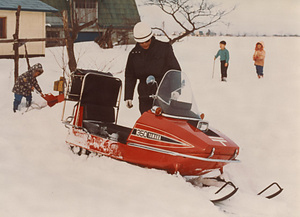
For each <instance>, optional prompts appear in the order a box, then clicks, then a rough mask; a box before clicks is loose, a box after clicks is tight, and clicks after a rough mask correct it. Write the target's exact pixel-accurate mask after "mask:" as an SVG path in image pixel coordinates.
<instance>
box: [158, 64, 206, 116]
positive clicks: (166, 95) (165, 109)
mask: <svg viewBox="0 0 300 217" xmlns="http://www.w3.org/2000/svg"><path fill="white" fill-rule="evenodd" d="M157 107H160V108H161V109H162V115H164V116H167V117H173V118H179V119H201V118H200V114H199V112H198V108H197V105H196V103H195V100H194V96H193V92H192V88H191V85H190V82H189V80H188V78H187V76H186V74H185V73H183V72H181V71H177V70H170V71H168V72H167V73H166V74H165V76H164V77H163V79H162V81H161V83H160V85H159V87H158V89H157V92H156V95H155V98H154V102H153V109H152V110H153V111H155V109H156V108H157Z"/></svg>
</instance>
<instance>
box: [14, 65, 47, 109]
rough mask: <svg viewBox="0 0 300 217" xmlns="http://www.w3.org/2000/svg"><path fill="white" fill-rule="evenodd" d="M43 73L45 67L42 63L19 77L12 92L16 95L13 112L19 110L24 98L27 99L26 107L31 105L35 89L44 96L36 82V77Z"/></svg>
mask: <svg viewBox="0 0 300 217" xmlns="http://www.w3.org/2000/svg"><path fill="white" fill-rule="evenodd" d="M42 73H43V67H42V65H41V64H40V63H37V64H35V65H33V66H32V67H31V68H30V69H29V70H28V71H27V72H25V73H23V74H22V75H20V76H19V77H18V79H17V80H16V83H15V85H14V87H13V90H12V92H14V94H15V100H14V104H13V111H14V112H16V111H17V110H18V106H19V105H20V103H21V101H22V98H23V97H25V98H26V107H29V106H30V105H31V101H32V94H31V92H32V91H33V89H36V90H37V91H38V92H39V93H41V94H42V90H41V88H40V86H39V84H38V82H37V80H36V77H37V76H39V75H41V74H42Z"/></svg>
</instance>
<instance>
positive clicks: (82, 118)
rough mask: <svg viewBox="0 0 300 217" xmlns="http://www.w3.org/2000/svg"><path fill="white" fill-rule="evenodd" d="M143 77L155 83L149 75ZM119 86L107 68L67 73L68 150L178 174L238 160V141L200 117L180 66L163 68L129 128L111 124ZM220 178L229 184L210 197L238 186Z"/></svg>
mask: <svg viewBox="0 0 300 217" xmlns="http://www.w3.org/2000/svg"><path fill="white" fill-rule="evenodd" d="M147 83H148V84H149V85H157V84H156V82H155V79H154V77H153V76H152V77H151V76H149V77H148V78H147ZM121 89H122V82H121V80H120V79H118V78H115V77H113V76H112V75H111V74H108V73H102V72H98V71H92V70H77V71H76V72H74V73H73V74H72V76H71V81H70V82H69V85H68V91H67V94H66V96H65V100H66V101H65V103H66V102H67V101H73V102H75V105H74V108H73V114H72V115H71V116H69V117H68V118H67V119H66V121H64V123H65V125H66V126H67V127H68V128H69V134H68V136H67V139H66V143H67V144H68V145H70V147H71V149H72V150H73V152H76V153H77V154H79V155H80V154H90V153H96V154H99V155H104V156H108V157H111V158H114V159H117V160H121V161H126V162H128V163H131V164H135V165H138V166H141V167H146V168H155V169H160V170H165V171H167V172H168V173H171V174H174V173H177V174H180V175H182V176H200V175H203V174H205V173H208V172H211V171H212V170H220V171H221V172H222V170H223V167H224V166H225V165H226V164H228V163H232V162H238V160H237V159H236V157H237V155H238V154H239V147H238V146H237V145H236V144H235V143H234V142H233V141H232V140H230V139H229V138H228V137H226V136H225V135H224V134H222V133H221V132H219V131H217V130H215V129H213V128H212V127H210V126H209V125H208V122H206V121H204V120H203V118H204V115H203V114H201V113H199V111H198V108H197V105H196V103H195V101H194V97H193V94H192V90H191V86H190V84H189V81H188V79H187V76H186V75H185V74H184V73H183V72H180V71H176V70H170V71H168V72H167V73H166V74H165V76H164V77H163V79H162V81H161V83H160V85H159V86H158V87H157V91H156V94H155V95H153V96H152V97H153V99H154V103H153V108H152V109H151V110H149V111H147V112H145V113H143V114H142V115H141V117H140V118H139V119H138V120H137V121H136V123H135V125H134V127H133V128H128V127H124V126H120V125H118V124H117V119H118V112H119V107H120V99H121V96H120V95H121ZM65 107H66V105H65V106H64V108H65ZM64 112H65V111H64ZM63 116H64V114H63ZM223 184H224V185H225V186H227V185H230V186H232V191H231V192H230V193H228V194H227V195H225V196H222V197H221V198H218V199H216V200H214V201H220V200H224V199H226V198H228V197H230V196H232V195H233V194H234V193H235V192H236V191H237V190H238V188H236V187H235V186H234V185H233V183H231V182H225V183H223ZM222 188H223V187H222ZM222 188H221V189H220V190H222Z"/></svg>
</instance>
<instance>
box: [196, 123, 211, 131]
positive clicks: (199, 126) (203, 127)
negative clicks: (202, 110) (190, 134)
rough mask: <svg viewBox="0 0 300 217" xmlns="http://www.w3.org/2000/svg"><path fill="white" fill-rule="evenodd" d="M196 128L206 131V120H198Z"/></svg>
mask: <svg viewBox="0 0 300 217" xmlns="http://www.w3.org/2000/svg"><path fill="white" fill-rule="evenodd" d="M197 128H198V129H199V130H201V131H204V132H206V131H207V130H208V122H205V121H198V124H197Z"/></svg>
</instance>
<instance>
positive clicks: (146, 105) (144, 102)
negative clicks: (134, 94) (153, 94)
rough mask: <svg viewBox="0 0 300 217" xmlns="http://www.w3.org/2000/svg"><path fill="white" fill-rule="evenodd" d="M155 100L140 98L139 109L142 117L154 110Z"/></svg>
mask: <svg viewBox="0 0 300 217" xmlns="http://www.w3.org/2000/svg"><path fill="white" fill-rule="evenodd" d="M152 105H153V99H152V98H150V97H139V109H140V113H141V115H142V114H143V113H144V112H146V111H148V110H149V109H151V108H152Z"/></svg>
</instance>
